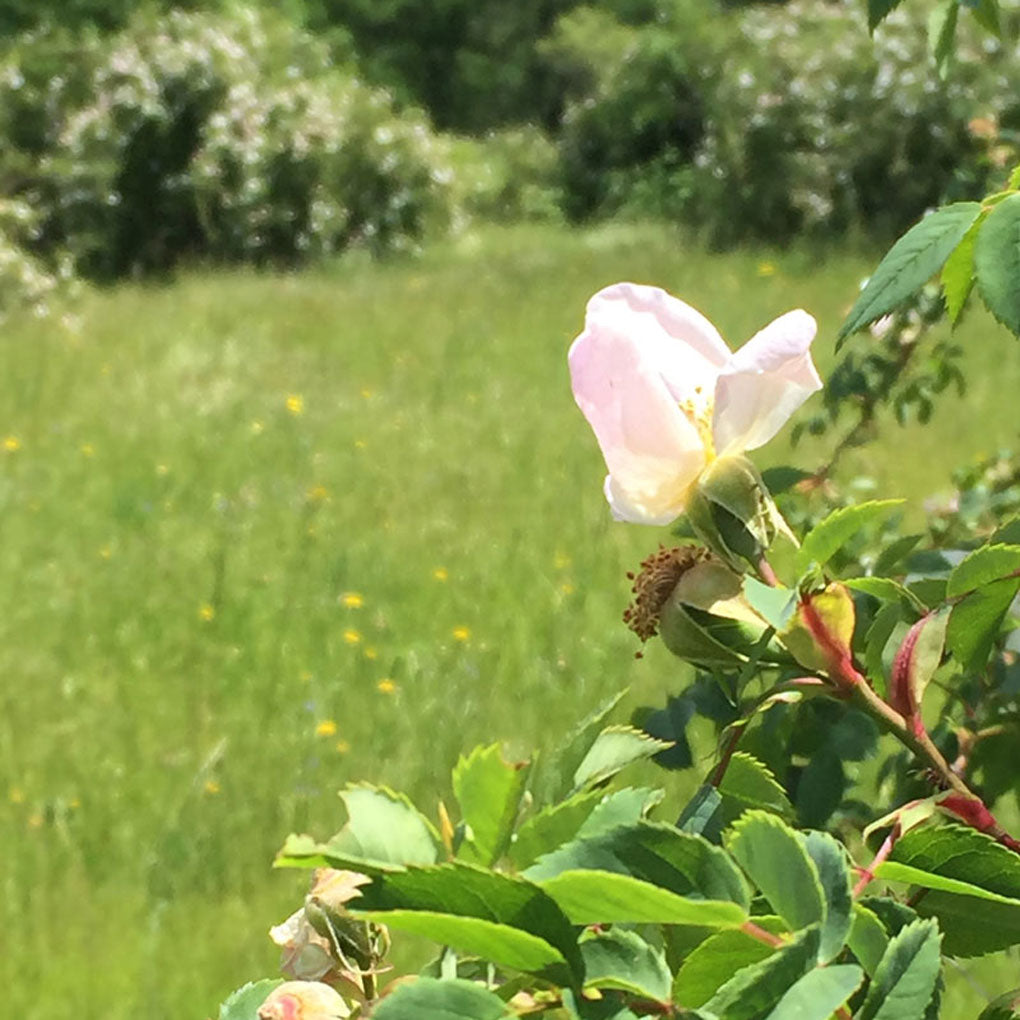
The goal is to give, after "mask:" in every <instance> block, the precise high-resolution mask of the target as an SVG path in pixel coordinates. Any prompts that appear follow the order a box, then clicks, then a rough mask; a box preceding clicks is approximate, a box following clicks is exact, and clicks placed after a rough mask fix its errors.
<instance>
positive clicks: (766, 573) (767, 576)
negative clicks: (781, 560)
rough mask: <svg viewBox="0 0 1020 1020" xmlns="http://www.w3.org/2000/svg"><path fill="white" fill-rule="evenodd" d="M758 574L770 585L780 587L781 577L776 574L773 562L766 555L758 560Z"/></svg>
mask: <svg viewBox="0 0 1020 1020" xmlns="http://www.w3.org/2000/svg"><path fill="white" fill-rule="evenodd" d="M758 575H759V577H761V579H762V580H763V581H764V582H765V583H766V584H767V585H769V586H770V587H772V588H778V587H779V578H778V577H777V576H776V572H775V571H774V570H773V569H772V564H771V563H769V561H768V560H767V559H765V557H764V556H762V558H761V559H760V560H758Z"/></svg>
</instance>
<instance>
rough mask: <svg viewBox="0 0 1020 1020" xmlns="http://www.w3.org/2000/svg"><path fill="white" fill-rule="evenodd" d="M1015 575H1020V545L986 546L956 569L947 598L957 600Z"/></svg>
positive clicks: (976, 551) (971, 554)
mask: <svg viewBox="0 0 1020 1020" xmlns="http://www.w3.org/2000/svg"><path fill="white" fill-rule="evenodd" d="M1015 573H1020V545H984V546H982V547H981V548H980V549H975V550H974V551H973V552H972V553H970V554H969V555H968V556H967V557H966V558H965V559H963V560H961V561H960V563H959V564H957V566H956V567H954V569H953V572H952V573H951V574H950V575H949V583H948V584H947V585H946V597H947V598H951V599H952V598H957V597H959V596H960V595H965V594H967V593H968V592H971V591H976V590H977V589H978V588H981V587H983V586H984V585H986V584H990V583H991V582H992V581H998V580H999V579H1000V578H1003V577H1009V576H1010V575H1011V574H1015Z"/></svg>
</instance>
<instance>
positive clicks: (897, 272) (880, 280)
mask: <svg viewBox="0 0 1020 1020" xmlns="http://www.w3.org/2000/svg"><path fill="white" fill-rule="evenodd" d="M980 214H981V203H980V202H955V203H953V204H952V205H945V206H942V207H941V208H940V209H937V210H936V211H935V212H933V213H932V214H931V215H930V216H926V217H925V218H924V219H923V220H921V222H920V223H918V224H916V225H915V226H913V227H911V228H910V230H908V231H907V232H906V233H905V234H904V235H903V236H902V237H901V238H900V239H899V240H898V241H897V242H896V243H895V244H894V245H893V246H892V248H890V250H889V252H888V253H887V254H886V256H885V258H883V259H882V261H881V262H880V263H879V265H878V268H877V269H876V270H875V272H874V273H873V274H872V276H871V279H869V280H868V282H867V284H866V285H865V287H864V290H863V291H862V292H861V295H860V297H858V299H857V302H856V303H855V304H854V306H853V308H851V309H850V314H849V315H848V316H847V318H846V321H845V322H844V323H843V325H842V326H841V327H840V330H839V336H838V341H839V342H841V341H843V340H844V339H845V338H846V337H848V336H849V335H850V334H851V333H855V332H856V331H857V330H858V329H861V328H863V327H864V326H867V325H868V324H869V323H872V322H874V321H875V320H876V319H880V318H881V317H882V316H883V315H887V314H888V313H889V312H892V311H894V310H895V309H896V308H897V307H899V305H901V304H902V303H903V302H904V301H906V300H907V298H909V297H911V296H912V295H913V294H915V293H916V292H917V291H918V290H920V289H921V287H923V286H924V285H925V284H926V283H927V282H928V281H929V280H930V279H931V278H932V277H933V276H934V275H935V274H936V273H937V272H938V271H939V270H940V269H941V268H942V266H943V265H944V263H945V261H946V259H947V258H949V256H950V254H951V253H952V251H953V250H954V249H955V248H956V246H957V245H958V244H959V243H960V241H962V240H963V238H964V236H965V235H966V233H967V231H968V230H969V229H970V228H971V226H972V224H973V223H974V221H975V220H976V219H977V218H978V216H979V215H980ZM986 229H987V227H986ZM983 234H984V230H982V235H983ZM979 247H980V246H979ZM978 278H979V280H980V270H979V272H978Z"/></svg>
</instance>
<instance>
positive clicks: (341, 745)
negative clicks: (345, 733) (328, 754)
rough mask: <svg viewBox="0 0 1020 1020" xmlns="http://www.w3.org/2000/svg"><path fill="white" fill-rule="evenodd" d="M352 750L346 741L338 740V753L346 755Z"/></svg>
mask: <svg viewBox="0 0 1020 1020" xmlns="http://www.w3.org/2000/svg"><path fill="white" fill-rule="evenodd" d="M350 749H351V745H350V744H348V743H347V741H346V740H338V741H337V742H336V753H337V754H346V753H347V752H348V751H349V750H350Z"/></svg>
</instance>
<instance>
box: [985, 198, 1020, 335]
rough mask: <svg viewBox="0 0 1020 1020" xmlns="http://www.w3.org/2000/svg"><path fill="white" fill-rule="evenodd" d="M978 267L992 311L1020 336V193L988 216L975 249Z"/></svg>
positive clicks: (999, 205) (1001, 203)
mask: <svg viewBox="0 0 1020 1020" xmlns="http://www.w3.org/2000/svg"><path fill="white" fill-rule="evenodd" d="M974 267H975V269H976V271H977V285H978V290H979V291H980V293H981V297H982V298H983V299H984V302H985V304H986V305H987V306H988V310H989V311H990V312H991V313H992V315H994V316H995V317H996V318H997V319H998V320H999V322H1001V323H1002V324H1003V325H1004V326H1006V327H1007V328H1008V329H1010V330H1011V331H1012V332H1013V333H1015V334H1018V335H1020V194H1017V195H1011V196H1010V197H1009V198H1007V199H1005V200H1004V201H1003V202H1000V203H999V204H998V205H997V206H995V208H994V209H992V211H991V212H990V213H989V214H988V219H987V220H985V224H984V226H983V227H982V228H981V233H980V234H978V238H977V244H976V245H975V248H974Z"/></svg>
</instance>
